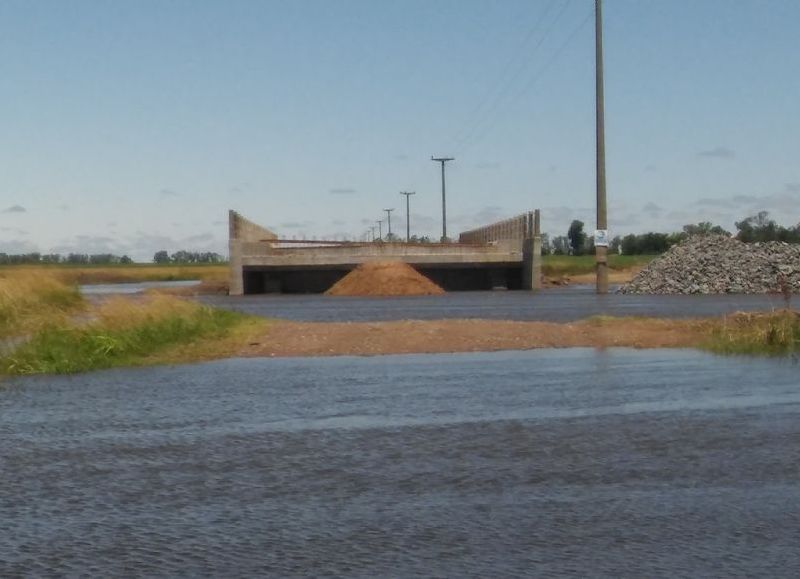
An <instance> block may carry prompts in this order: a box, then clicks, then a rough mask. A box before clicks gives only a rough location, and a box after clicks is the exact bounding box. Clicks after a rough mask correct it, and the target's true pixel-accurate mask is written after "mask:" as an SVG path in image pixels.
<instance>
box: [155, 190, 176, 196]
mask: <svg viewBox="0 0 800 579" xmlns="http://www.w3.org/2000/svg"><path fill="white" fill-rule="evenodd" d="M158 194H159V195H161V196H162V197H180V196H181V194H180V193H178V192H177V191H173V190H172V189H161V190H160V191H159V192H158Z"/></svg>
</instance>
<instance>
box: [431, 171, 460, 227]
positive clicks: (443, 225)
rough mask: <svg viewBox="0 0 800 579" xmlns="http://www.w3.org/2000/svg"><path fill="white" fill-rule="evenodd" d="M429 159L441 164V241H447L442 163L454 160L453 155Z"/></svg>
mask: <svg viewBox="0 0 800 579" xmlns="http://www.w3.org/2000/svg"><path fill="white" fill-rule="evenodd" d="M431 161H436V162H437V163H441V164H442V243H444V242H445V241H447V203H446V202H445V196H444V193H445V185H444V164H445V163H447V162H448V161H455V159H454V158H453V157H431Z"/></svg>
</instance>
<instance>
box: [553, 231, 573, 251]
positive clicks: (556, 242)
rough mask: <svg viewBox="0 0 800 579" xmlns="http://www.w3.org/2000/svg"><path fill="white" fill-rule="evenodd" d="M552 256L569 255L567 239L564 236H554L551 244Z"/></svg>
mask: <svg viewBox="0 0 800 579" xmlns="http://www.w3.org/2000/svg"><path fill="white" fill-rule="evenodd" d="M551 245H552V247H553V255H567V254H569V238H568V237H567V236H566V235H556V236H555V237H554V238H553V241H552V242H551Z"/></svg>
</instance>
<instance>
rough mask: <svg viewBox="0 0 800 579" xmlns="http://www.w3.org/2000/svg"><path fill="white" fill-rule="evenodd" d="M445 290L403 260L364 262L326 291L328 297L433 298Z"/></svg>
mask: <svg viewBox="0 0 800 579" xmlns="http://www.w3.org/2000/svg"><path fill="white" fill-rule="evenodd" d="M443 293H444V290H443V289H442V288H440V287H439V286H438V285H436V284H435V283H433V282H432V281H431V280H429V279H428V278H427V277H425V276H424V275H422V274H421V273H419V272H418V271H417V270H415V269H414V268H413V267H411V266H410V265H408V264H407V263H403V262H401V261H391V262H373V263H362V264H361V265H359V266H358V267H357V268H355V269H354V270H353V271H351V272H350V273H348V274H347V275H346V276H344V277H343V278H342V279H340V280H339V281H338V282H336V283H335V284H334V285H333V287H331V288H330V289H329V290H328V291H326V292H325V295H329V296H430V295H438V294H443Z"/></svg>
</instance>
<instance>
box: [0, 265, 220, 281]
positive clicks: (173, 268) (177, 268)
mask: <svg viewBox="0 0 800 579" xmlns="http://www.w3.org/2000/svg"><path fill="white" fill-rule="evenodd" d="M25 274H34V275H48V276H53V277H55V278H57V279H59V280H61V281H62V282H64V283H67V284H97V283H134V282H142V281H176V280H190V279H192V280H193V279H198V280H202V281H204V282H209V283H220V282H227V280H228V266H227V265H225V264H221V265H156V264H131V265H117V266H108V267H105V266H70V265H15V266H5V267H2V268H0V276H2V275H8V276H14V277H16V276H18V275H25Z"/></svg>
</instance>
